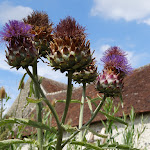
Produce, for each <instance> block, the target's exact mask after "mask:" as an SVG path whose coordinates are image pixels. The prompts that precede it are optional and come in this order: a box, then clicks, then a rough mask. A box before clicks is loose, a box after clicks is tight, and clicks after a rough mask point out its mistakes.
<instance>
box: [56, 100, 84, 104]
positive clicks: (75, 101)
mask: <svg viewBox="0 0 150 150" xmlns="http://www.w3.org/2000/svg"><path fill="white" fill-rule="evenodd" d="M56 101H57V102H62V103H66V100H56ZM70 103H81V101H79V100H73V99H72V100H71V101H70Z"/></svg>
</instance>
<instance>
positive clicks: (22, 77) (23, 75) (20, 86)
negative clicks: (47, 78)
mask: <svg viewBox="0 0 150 150" xmlns="http://www.w3.org/2000/svg"><path fill="white" fill-rule="evenodd" d="M26 74H27V73H25V74H24V75H23V77H22V79H21V81H20V84H19V87H18V90H19V89H21V86H22V83H23V81H24V78H25V76H26Z"/></svg>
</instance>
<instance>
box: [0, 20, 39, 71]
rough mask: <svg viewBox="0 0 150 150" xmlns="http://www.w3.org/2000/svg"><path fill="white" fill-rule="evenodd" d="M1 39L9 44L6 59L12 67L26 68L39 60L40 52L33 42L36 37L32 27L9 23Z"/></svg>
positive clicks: (19, 23)
mask: <svg viewBox="0 0 150 150" xmlns="http://www.w3.org/2000/svg"><path fill="white" fill-rule="evenodd" d="M0 37H1V39H2V40H3V41H6V42H7V43H8V45H7V49H8V51H6V59H7V63H8V64H9V65H10V66H13V67H16V68H17V69H19V68H20V67H23V68H24V67H27V66H31V65H32V64H33V62H34V61H35V60H36V59H37V57H38V51H37V49H36V48H35V46H34V44H33V42H32V41H33V37H34V35H33V34H32V33H31V26H30V25H28V24H25V23H24V22H21V21H17V20H12V21H9V23H6V24H5V26H4V27H3V31H1V32H0Z"/></svg>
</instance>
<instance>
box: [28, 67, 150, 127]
mask: <svg viewBox="0 0 150 150" xmlns="http://www.w3.org/2000/svg"><path fill="white" fill-rule="evenodd" d="M49 84H51V82H49V83H47V82H45V83H44V84H42V85H43V86H45V87H44V89H45V91H47V92H48V90H49V93H50V92H51V91H50V89H53V88H49V87H53V86H51V85H49ZM53 85H55V84H53ZM59 85H61V84H58V85H57V86H56V87H57V89H59ZM62 87H63V86H62ZM47 88H49V89H47ZM64 89H65V88H64ZM64 89H63V91H60V92H56V93H53V94H48V95H47V98H48V99H49V100H50V101H52V100H54V99H56V100H64V99H66V91H64ZM52 92H53V91H52ZM97 94H100V93H98V92H97V91H96V90H95V86H94V84H89V85H87V89H86V95H87V96H90V97H91V98H95V97H97ZM81 95H82V87H79V88H76V89H74V90H73V93H72V99H77V100H80V99H81ZM122 95H123V101H124V108H123V109H120V110H119V112H118V113H117V116H122V110H123V111H124V112H125V113H126V114H129V112H130V110H131V107H132V106H133V107H134V109H135V112H136V113H145V112H150V65H147V66H144V67H142V68H138V69H136V70H134V72H133V73H132V74H131V75H129V76H127V77H125V79H124V89H123V93H122ZM119 102H120V100H119V98H115V99H114V105H117V104H118V103H119ZM97 103H99V102H97ZM64 107H65V104H64V103H61V102H59V103H57V104H56V106H55V108H56V111H57V113H58V116H59V118H61V116H62V114H63V111H64ZM93 109H95V107H94V106H93ZM79 111H80V106H79V104H77V103H72V104H70V107H69V111H68V114H67V118H66V122H67V121H68V120H70V119H71V120H72V122H71V125H72V126H77V125H78V116H79ZM33 114H36V113H35V110H34V111H32V112H31V113H30V115H29V117H30V116H31V115H33ZM90 116H91V114H90V111H89V108H88V105H87V103H86V104H85V107H84V122H83V123H86V122H87V121H88V120H89V118H90ZM105 119H106V118H105V117H104V115H102V114H100V113H98V115H97V116H96V118H95V119H94V120H93V123H94V122H99V121H100V120H105ZM52 125H53V126H56V122H55V120H54V119H53V120H52Z"/></svg>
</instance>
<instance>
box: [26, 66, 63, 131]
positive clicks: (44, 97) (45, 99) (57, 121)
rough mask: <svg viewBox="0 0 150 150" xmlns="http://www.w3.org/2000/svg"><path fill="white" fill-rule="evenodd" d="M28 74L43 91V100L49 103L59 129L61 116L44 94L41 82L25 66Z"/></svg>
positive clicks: (40, 90)
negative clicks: (59, 116)
mask: <svg viewBox="0 0 150 150" xmlns="http://www.w3.org/2000/svg"><path fill="white" fill-rule="evenodd" d="M25 69H26V71H27V73H28V75H29V76H30V78H31V79H32V80H33V82H34V84H35V85H36V86H37V88H38V91H39V92H40V93H41V95H42V97H43V101H44V102H45V103H46V104H47V106H48V107H49V109H50V110H51V112H52V114H53V116H54V118H55V120H56V123H57V127H58V129H59V128H61V124H60V121H59V118H58V115H57V113H56V111H55V109H54V107H53V106H52V105H51V103H50V102H49V100H48V99H47V98H46V96H45V95H44V93H43V91H42V89H41V87H40V84H39V83H38V81H37V80H36V79H35V78H34V76H33V75H32V73H31V72H30V70H29V69H28V68H25Z"/></svg>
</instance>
